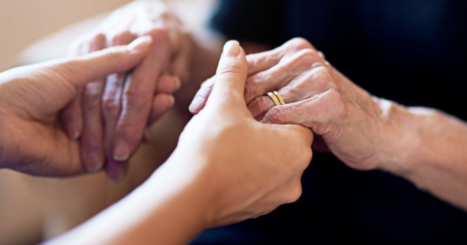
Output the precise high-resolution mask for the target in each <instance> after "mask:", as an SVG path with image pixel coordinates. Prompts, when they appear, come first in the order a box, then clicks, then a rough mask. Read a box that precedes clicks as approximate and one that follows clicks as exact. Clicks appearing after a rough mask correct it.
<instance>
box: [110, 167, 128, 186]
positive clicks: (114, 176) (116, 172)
mask: <svg viewBox="0 0 467 245" xmlns="http://www.w3.org/2000/svg"><path fill="white" fill-rule="evenodd" d="M107 176H109V178H110V180H112V181H113V182H120V181H121V180H123V178H125V172H124V171H123V168H122V167H119V166H113V167H111V168H109V169H108V170H107Z"/></svg>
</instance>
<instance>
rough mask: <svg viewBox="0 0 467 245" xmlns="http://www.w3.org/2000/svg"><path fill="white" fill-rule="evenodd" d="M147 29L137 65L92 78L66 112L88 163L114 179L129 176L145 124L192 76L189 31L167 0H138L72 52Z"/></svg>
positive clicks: (142, 33) (168, 104) (141, 33)
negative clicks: (144, 52)
mask: <svg viewBox="0 0 467 245" xmlns="http://www.w3.org/2000/svg"><path fill="white" fill-rule="evenodd" d="M145 35H149V36H151V37H152V38H153V44H152V47H151V49H150V52H149V55H148V56H147V57H146V58H145V60H144V61H143V62H142V63H141V64H140V65H139V66H138V67H137V68H136V69H135V70H134V71H132V72H131V73H121V74H113V75H110V76H108V77H107V78H105V77H102V78H99V79H97V80H96V81H94V82H91V83H89V84H88V85H87V86H86V87H85V88H84V90H83V92H82V95H80V96H77V97H76V99H75V100H74V101H73V102H72V103H71V104H70V105H69V106H68V108H67V109H66V110H65V111H64V112H63V114H62V118H63V121H64V125H65V128H66V130H67V132H68V134H69V136H70V137H71V138H72V139H78V138H79V137H81V147H82V151H81V156H82V158H83V162H84V166H85V168H86V169H87V170H88V171H90V172H94V171H99V170H100V169H102V167H103V166H104V165H105V168H106V171H107V173H108V175H109V177H110V178H111V179H113V180H119V179H121V178H123V177H124V175H125V172H126V171H127V164H128V159H129V158H130V156H131V155H132V154H133V153H134V152H135V151H136V149H137V148H138V145H139V144H140V142H141V140H142V139H143V137H144V132H145V128H146V127H147V126H149V125H150V124H151V123H153V122H155V121H156V120H157V119H158V118H160V117H161V116H162V115H163V114H164V113H165V112H166V111H167V110H168V109H169V108H170V107H171V106H172V105H173V104H174V98H173V96H172V95H171V94H172V93H173V92H174V91H175V90H177V89H178V88H179V87H180V80H182V81H184V80H187V77H188V76H189V71H188V68H187V67H189V64H188V63H189V62H190V40H189V35H188V34H187V33H186V32H185V30H184V29H183V26H182V23H181V22H180V21H179V20H178V19H177V18H176V17H175V15H174V14H173V13H171V12H170V11H169V10H168V9H167V7H166V6H165V4H164V3H163V2H161V1H154V0H152V1H134V2H132V3H130V4H128V5H126V6H124V7H122V8H120V9H118V10H116V11H115V12H114V13H113V14H112V15H111V16H110V17H109V18H108V19H107V20H105V21H104V22H103V23H102V24H101V25H100V26H98V27H97V28H96V29H95V30H93V31H92V32H91V33H89V34H88V35H86V36H85V37H83V38H82V39H81V40H78V41H76V42H75V43H74V45H72V50H71V55H81V54H85V53H89V52H92V51H95V50H100V49H102V48H105V47H109V46H116V45H125V44H128V43H130V42H131V41H133V40H134V39H136V38H137V37H141V36H145ZM169 74H170V75H169Z"/></svg>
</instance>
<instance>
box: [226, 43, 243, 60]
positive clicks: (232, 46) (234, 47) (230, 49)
mask: <svg viewBox="0 0 467 245" xmlns="http://www.w3.org/2000/svg"><path fill="white" fill-rule="evenodd" d="M223 53H224V55H226V56H234V57H235V56H237V55H238V53H240V44H239V43H238V42H237V41H235V40H231V41H228V42H227V43H225V45H224V51H223Z"/></svg>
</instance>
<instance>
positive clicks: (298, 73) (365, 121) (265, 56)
mask: <svg viewBox="0 0 467 245" xmlns="http://www.w3.org/2000/svg"><path fill="white" fill-rule="evenodd" d="M247 59H248V63H249V74H248V80H247V83H246V85H245V100H246V102H247V103H248V108H249V110H250V112H251V114H252V115H253V116H254V117H255V118H256V119H257V120H259V121H261V122H263V123H273V124H299V125H303V126H305V127H308V128H310V129H312V131H313V132H314V133H315V134H316V135H317V140H316V141H315V143H314V145H313V147H314V149H316V150H319V151H330V152H332V153H333V154H335V155H336V156H337V157H338V158H339V159H341V160H342V161H343V162H344V163H346V164H347V165H349V166H350V167H352V168H355V169H359V170H369V169H375V168H378V167H381V166H380V165H381V164H382V163H383V162H384V160H382V159H388V158H387V152H388V151H389V149H385V148H384V147H385V145H388V144H384V143H383V142H385V141H387V140H390V139H391V137H390V136H388V135H390V132H391V131H394V130H392V129H391V126H390V125H388V124H387V123H386V122H385V117H384V115H385V114H386V113H387V111H388V110H390V109H391V108H390V106H389V103H387V102H386V101H384V100H380V99H378V98H375V97H372V96H371V95H370V94H369V93H367V92H366V91H364V90H363V89H361V88H360V87H358V86H357V85H355V84H354V83H352V81H350V80H349V79H348V78H346V77H345V76H344V75H342V74H341V73H340V72H339V71H337V70H336V69H335V68H334V67H333V66H332V65H331V64H330V63H329V62H327V61H326V60H325V57H324V55H323V54H322V53H321V52H319V51H317V50H316V49H315V48H314V47H313V46H312V45H311V44H310V43H308V42H307V41H306V40H304V39H301V38H295V39H292V40H291V41H289V42H287V43H285V44H284V45H282V46H281V47H278V48H276V49H274V50H271V51H267V52H263V53H258V54H253V55H249V56H248V57H247ZM215 80H216V78H215V77H214V78H211V79H210V80H208V81H207V82H205V84H203V87H202V89H201V90H200V91H199V92H198V94H197V95H196V96H195V99H194V102H193V104H192V105H191V106H190V110H191V111H192V112H193V113H197V112H198V111H199V110H200V109H201V108H203V106H204V101H205V99H206V98H207V97H209V94H210V90H211V89H212V86H213V84H214V83H215ZM274 90H276V91H278V92H279V94H280V95H281V96H282V98H283V99H284V100H285V102H286V105H281V106H274V103H273V101H272V100H271V99H270V98H269V97H268V96H266V95H265V94H266V93H267V92H269V91H274Z"/></svg>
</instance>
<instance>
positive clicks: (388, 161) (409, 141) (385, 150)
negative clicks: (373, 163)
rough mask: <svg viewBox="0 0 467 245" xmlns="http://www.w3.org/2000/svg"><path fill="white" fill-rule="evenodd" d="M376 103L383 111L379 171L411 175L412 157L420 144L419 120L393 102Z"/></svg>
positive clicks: (382, 100)
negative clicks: (409, 173)
mask: <svg viewBox="0 0 467 245" xmlns="http://www.w3.org/2000/svg"><path fill="white" fill-rule="evenodd" d="M376 100H377V103H378V105H379V107H380V108H381V111H382V113H381V117H380V127H379V132H380V134H379V139H378V141H377V142H381V143H380V144H379V150H378V151H379V153H378V154H377V155H378V157H377V162H378V163H377V166H378V167H377V169H380V170H383V171H387V172H390V173H392V174H395V175H398V176H405V175H407V174H408V172H410V169H411V166H412V163H411V161H413V154H414V152H416V150H417V149H418V148H419V145H420V137H419V135H418V130H417V126H418V124H417V118H416V117H415V116H414V115H413V114H412V113H411V112H410V111H409V110H408V108H406V107H404V106H402V105H399V104H397V103H395V102H393V101H388V100H384V99H376Z"/></svg>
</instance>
